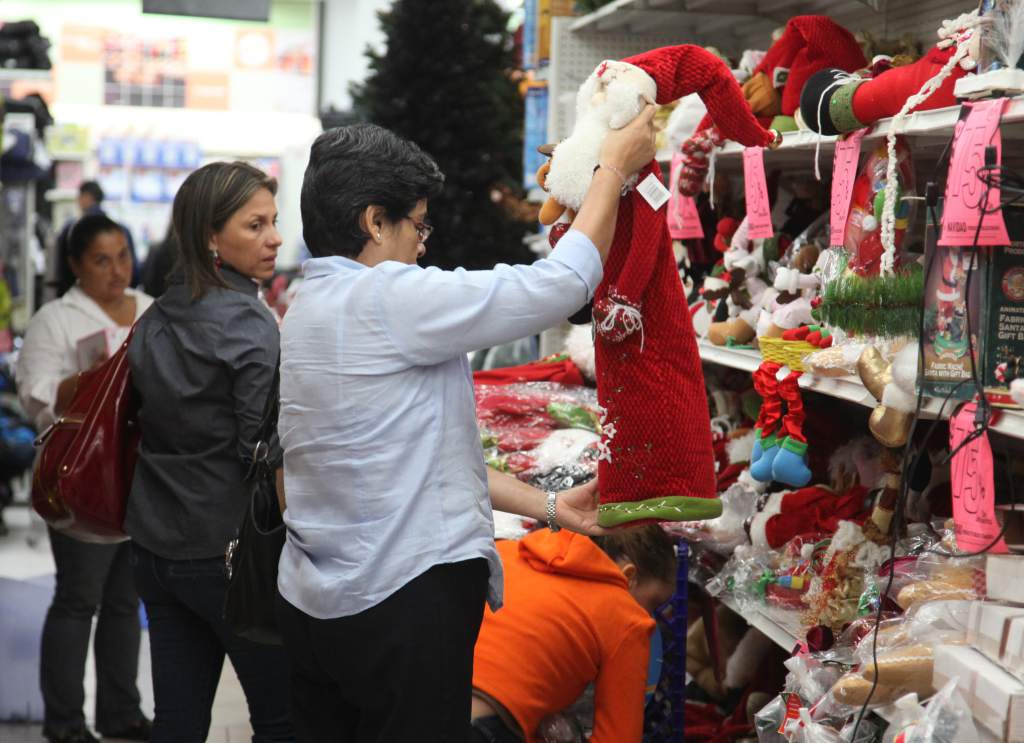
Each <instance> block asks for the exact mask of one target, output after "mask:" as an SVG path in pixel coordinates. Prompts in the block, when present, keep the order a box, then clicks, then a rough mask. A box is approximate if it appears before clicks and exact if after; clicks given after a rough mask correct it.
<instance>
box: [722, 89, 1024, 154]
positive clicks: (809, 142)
mask: <svg viewBox="0 0 1024 743" xmlns="http://www.w3.org/2000/svg"><path fill="white" fill-rule="evenodd" d="M959 112H960V106H959V105H956V106H948V107H946V108H936V109H932V110H931V111H917V112H915V113H912V114H910V115H909V116H907V118H906V119H905V120H904V121H903V123H902V124H901V125H900V126H899V127H897V129H896V133H897V134H903V135H906V136H909V137H913V136H921V135H927V134H935V133H938V132H943V133H945V132H949V133H952V131H953V125H954V124H955V123H956V120H957V117H958V116H959ZM1020 122H1024V96H1015V97H1013V98H1011V99H1010V105H1009V106H1007V108H1006V112H1005V113H1004V114H1003V118H1002V123H1003V124H1016V123H1020ZM891 124H892V119H882V120H880V121H878V122H877V123H876V124H875V125H874V126H872V127H871V129H870V130H869V131H868V133H867V134H866V135H864V139H867V140H871V139H880V138H882V137H885V136H886V135H887V134H888V133H889V127H890V125H891ZM836 139H837V138H836V137H826V136H819V135H818V134H816V133H815V132H812V131H811V130H809V129H801V130H799V131H795V132H786V133H785V134H783V136H782V144H781V145H780V146H779V150H780V151H790V150H811V149H814V147H815V145H816V144H817V143H818V141H819V140H820V141H821V146H822V148H827V147H831V146H832V145H833V144H835V141H836ZM743 150H744V147H743V145H741V144H739V143H738V142H726V143H725V145H724V146H723V147H722V149H720V150H719V151H718V157H728V158H732V157H739V156H740V155H742V154H743ZM768 157H771V154H769V155H768Z"/></svg>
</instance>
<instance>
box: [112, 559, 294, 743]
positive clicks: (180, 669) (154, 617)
mask: <svg viewBox="0 0 1024 743" xmlns="http://www.w3.org/2000/svg"><path fill="white" fill-rule="evenodd" d="M132 565H133V567H134V570H135V583H136V585H137V586H138V588H139V595H140V596H142V600H143V601H144V602H145V604H146V613H147V615H148V616H149V648H150V656H151V657H152V660H153V695H154V697H155V701H156V715H155V719H154V720H153V735H152V737H151V738H150V743H203V741H205V740H206V736H207V734H208V733H209V730H210V718H211V712H212V709H213V698H214V695H215V694H216V691H217V685H218V683H219V682H220V674H221V670H222V668H223V666H224V656H225V654H227V656H228V657H229V658H230V659H231V665H232V666H234V668H235V673H237V674H238V681H239V683H240V684H241V685H242V689H243V691H245V701H246V703H247V704H248V706H249V721H250V722H251V723H252V729H253V738H252V739H253V741H254V743H291V742H292V741H294V740H295V736H294V735H293V733H292V726H291V721H290V720H289V719H288V658H287V657H286V656H285V652H284V648H282V647H280V646H272V645H259V644H257V643H255V642H251V641H249V640H245V639H243V638H241V637H237V636H236V635H234V634H233V633H232V632H231V630H230V628H229V627H228V625H227V622H225V621H224V594H225V593H226V592H227V577H226V575H225V570H224V558H223V557H213V558H209V559H205V560H167V559H165V558H163V557H160V556H158V555H155V554H153V553H152V552H150V551H149V550H147V549H145V548H144V547H141V546H139V545H138V544H133V545H132Z"/></svg>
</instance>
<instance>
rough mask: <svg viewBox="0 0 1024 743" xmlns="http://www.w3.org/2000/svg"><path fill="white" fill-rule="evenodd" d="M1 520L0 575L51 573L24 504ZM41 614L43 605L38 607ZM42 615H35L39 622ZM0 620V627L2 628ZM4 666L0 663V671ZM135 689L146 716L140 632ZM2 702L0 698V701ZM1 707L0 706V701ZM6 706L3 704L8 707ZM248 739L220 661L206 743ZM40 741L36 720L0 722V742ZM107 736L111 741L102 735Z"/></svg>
mask: <svg viewBox="0 0 1024 743" xmlns="http://www.w3.org/2000/svg"><path fill="white" fill-rule="evenodd" d="M4 519H5V520H6V521H7V523H8V525H9V526H10V527H11V534H10V535H9V536H7V537H0V578H2V579H13V580H19V581H23V580H25V579H32V578H38V577H39V576H47V575H52V574H53V572H54V566H53V558H52V557H51V555H50V549H49V545H48V544H47V541H46V529H45V527H44V526H43V524H42V521H41V520H40V519H39V518H38V517H37V516H36V515H35V514H34V513H32V512H31V511H30V510H29V509H28V508H26V507H14V508H11V509H7V510H5V511H4ZM0 586H2V582H0ZM3 606H4V596H3V595H2V588H0V611H3ZM43 612H44V613H45V609H44V610H43ZM42 620H43V617H42V616H40V617H38V619H37V621H38V624H39V625H41V624H42ZM2 626H3V625H2V624H0V628H2ZM5 644H6V638H4V637H0V647H2V646H3V645H5ZM86 668H87V670H86V679H85V690H86V703H85V710H86V716H87V717H88V718H90V722H91V717H92V707H93V703H94V698H95V689H96V680H95V677H94V675H93V662H92V658H91V657H90V659H89V661H88V663H87V665H86ZM3 673H4V670H3V667H2V665H0V674H3ZM138 684H139V692H140V693H141V694H142V709H143V712H145V713H146V714H147V715H152V714H153V686H152V683H151V681H150V665H149V638H148V636H147V635H146V633H145V632H143V636H142V648H141V651H140V654H139V678H138ZM2 701H3V700H0V703H2ZM0 706H2V705H0ZM8 706H9V705H8ZM251 739H252V728H251V727H250V726H249V710H248V708H247V707H246V704H245V696H244V694H243V693H242V688H241V686H239V683H238V679H237V678H236V676H235V671H234V669H233V668H232V667H231V663H230V662H225V664H224V672H223V674H222V676H221V680H220V686H219V687H218V688H217V697H216V699H215V700H214V704H213V723H212V725H211V728H210V735H209V737H208V738H207V741H208V742H209V743H241V742H242V741H249V740H251ZM41 740H42V733H41V727H40V726H39V725H38V724H34V725H29V724H11V723H4V722H2V721H0V743H38V742H39V741H41ZM108 740H113V739H108Z"/></svg>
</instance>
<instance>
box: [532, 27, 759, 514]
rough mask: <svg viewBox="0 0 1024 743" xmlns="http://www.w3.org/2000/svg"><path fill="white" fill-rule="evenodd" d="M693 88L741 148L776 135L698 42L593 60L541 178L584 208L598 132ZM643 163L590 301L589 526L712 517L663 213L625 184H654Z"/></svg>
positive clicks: (687, 333) (690, 360)
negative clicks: (594, 470) (592, 430)
mask: <svg viewBox="0 0 1024 743" xmlns="http://www.w3.org/2000/svg"><path fill="white" fill-rule="evenodd" d="M694 92H696V93H698V94H699V95H700V96H701V97H702V99H703V100H704V102H705V104H706V105H707V107H708V110H709V111H710V112H711V115H712V117H713V118H714V120H715V121H716V122H717V123H718V126H719V128H720V129H721V131H723V132H724V133H726V134H727V135H728V136H730V137H732V138H733V139H736V140H738V141H741V142H744V143H746V144H749V145H751V146H766V145H769V144H770V143H771V142H773V141H775V136H774V135H773V134H772V133H770V132H768V131H766V130H765V129H763V128H762V127H760V126H759V125H758V123H757V120H756V119H755V118H754V117H753V115H752V114H751V113H750V110H749V109H748V108H747V107H746V106H745V105H744V102H743V94H742V92H741V91H740V88H739V85H738V84H737V83H736V80H735V79H734V78H733V76H732V73H731V72H730V71H729V68H728V67H727V66H726V65H725V63H723V62H722V61H721V60H720V59H718V58H717V57H715V56H714V55H712V54H710V53H709V52H707V51H705V50H704V49H701V48H700V47H697V46H691V45H685V44H684V45H681V46H674V47H665V48H662V49H656V50H653V51H650V52H646V53H644V54H641V55H638V56H635V57H631V58H629V59H627V60H625V61H621V62H619V61H612V60H608V61H605V62H602V63H601V64H600V65H599V66H598V67H597V69H596V70H594V72H593V73H592V74H591V75H590V77H589V78H588V79H587V80H586V82H584V83H583V85H582V86H581V88H580V90H579V94H578V96H577V104H576V105H577V116H576V125H575V128H574V130H573V133H572V135H571V136H570V137H569V138H568V139H566V140H565V141H563V142H561V143H560V144H559V145H558V146H557V147H556V148H555V151H554V153H553V155H552V160H551V167H550V170H549V172H548V173H547V177H546V179H545V183H546V186H547V188H548V190H549V192H550V194H551V196H552V197H553V198H554V199H555V200H556V201H557V202H558V203H559V204H562V205H564V206H566V207H568V208H570V209H573V210H578V209H579V208H580V206H581V205H582V203H583V199H584V196H585V195H586V192H587V188H588V187H589V185H590V180H591V178H592V176H593V172H594V170H595V169H596V168H597V166H598V165H599V162H598V158H599V154H600V150H601V143H602V142H603V141H604V137H605V136H606V134H607V132H608V131H609V130H610V129H612V128H619V127H622V126H624V125H626V124H627V123H628V122H629V121H631V120H632V119H633V118H634V117H635V116H636V115H637V114H638V113H639V111H640V110H642V108H643V106H644V105H646V104H647V103H648V102H652V101H653V102H657V103H659V104H664V103H667V102H669V101H672V100H675V99H677V98H679V97H681V96H683V95H687V94H690V93H694ZM659 170H660V169H659V167H658V164H657V163H656V162H652V163H651V164H650V165H648V166H647V167H646V168H644V169H643V170H642V171H641V172H640V173H639V174H638V176H635V177H633V178H630V180H629V182H627V183H626V184H624V195H623V198H622V200H621V201H620V203H619V211H618V218H617V222H616V227H615V236H614V238H613V241H612V246H611V250H610V253H609V256H608V260H607V262H606V264H605V272H604V280H603V281H602V283H601V285H600V286H599V287H598V289H597V292H596V293H595V296H594V309H593V314H594V324H595V327H596V341H595V358H596V366H597V388H598V397H599V401H600V403H601V405H602V406H603V407H604V409H605V415H604V420H603V422H602V440H601V461H600V465H599V478H600V491H601V505H600V510H599V516H598V523H600V524H601V525H602V526H605V527H613V526H618V525H621V524H626V523H629V522H634V521H638V520H640V521H642V520H676V521H678V520H688V521H689V520H698V519H703V518H714V517H716V516H718V515H719V514H720V513H721V503H720V502H719V501H718V499H717V498H716V496H715V473H714V462H713V455H712V450H711V431H710V429H709V427H708V420H709V416H708V409H707V400H706V397H705V391H704V377H703V374H702V371H701V363H700V357H699V355H698V352H697V343H696V338H695V336H694V332H693V327H692V324H691V319H690V312H689V308H688V306H687V303H686V297H685V296H684V294H683V287H682V284H681V282H680V281H679V274H678V272H677V268H676V262H675V258H674V256H673V253H672V241H671V239H670V237H669V233H668V224H667V220H666V217H665V212H664V211H662V210H661V208H659V209H654V208H652V206H651V204H650V203H648V201H647V200H646V199H645V198H644V197H643V196H642V195H641V194H640V193H639V192H638V191H637V190H636V189H635V188H634V186H635V185H636V184H637V183H638V182H642V181H644V179H647V178H652V177H653V178H654V179H658V180H659V181H660V179H659Z"/></svg>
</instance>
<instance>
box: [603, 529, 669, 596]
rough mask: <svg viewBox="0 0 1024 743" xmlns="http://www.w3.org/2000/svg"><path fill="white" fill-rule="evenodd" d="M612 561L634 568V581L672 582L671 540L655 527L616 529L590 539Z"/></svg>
mask: <svg viewBox="0 0 1024 743" xmlns="http://www.w3.org/2000/svg"><path fill="white" fill-rule="evenodd" d="M591 539H593V540H594V543H595V544H596V545H597V546H598V547H600V548H601V549H602V550H604V552H605V554H606V555H608V557H610V558H612V560H616V561H617V560H619V559H621V558H625V559H627V560H629V561H630V562H631V563H633V564H634V565H636V572H637V578H638V580H641V581H644V580H648V579H650V578H654V579H657V580H660V581H664V582H665V583H673V584H674V583H675V581H676V573H677V572H678V565H677V561H676V553H675V549H674V546H675V545H674V543H673V541H672V537H670V536H669V535H668V534H666V533H665V530H664V529H662V528H661V527H660V526H658V525H657V524H648V525H646V526H638V527H634V528H628V527H627V528H624V529H618V530H616V531H613V532H611V533H610V534H606V535H604V536H600V537H591Z"/></svg>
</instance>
